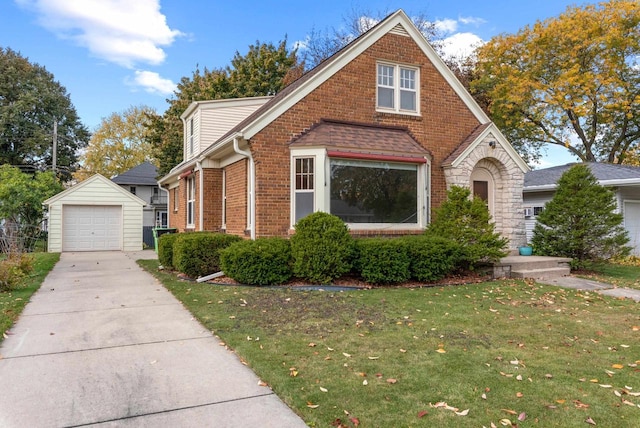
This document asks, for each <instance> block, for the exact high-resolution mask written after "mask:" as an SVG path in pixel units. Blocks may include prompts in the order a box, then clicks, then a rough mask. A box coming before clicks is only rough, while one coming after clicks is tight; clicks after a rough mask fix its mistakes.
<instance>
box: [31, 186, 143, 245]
mask: <svg viewBox="0 0 640 428" xmlns="http://www.w3.org/2000/svg"><path fill="white" fill-rule="evenodd" d="M43 204H44V205H46V206H48V208H49V244H48V251H49V252H62V251H139V250H141V249H142V207H143V206H144V205H145V201H143V200H142V199H140V198H138V197H137V196H135V195H133V194H131V193H130V192H128V191H126V190H125V189H123V188H121V187H120V186H118V185H116V184H115V183H113V182H112V181H111V180H109V179H107V178H105V177H103V176H102V175H100V174H96V175H94V176H92V177H90V178H88V179H86V180H84V181H82V182H81V183H79V184H76V185H75V186H73V187H70V188H68V189H66V190H64V191H63V192H60V193H58V194H57V195H55V196H53V197H51V198H49V199H47V200H46V201H44V202H43Z"/></svg>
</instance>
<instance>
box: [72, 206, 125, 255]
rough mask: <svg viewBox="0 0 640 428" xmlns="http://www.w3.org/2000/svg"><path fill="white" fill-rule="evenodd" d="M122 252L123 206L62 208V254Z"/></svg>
mask: <svg viewBox="0 0 640 428" xmlns="http://www.w3.org/2000/svg"><path fill="white" fill-rule="evenodd" d="M119 250H122V205H63V207H62V251H119Z"/></svg>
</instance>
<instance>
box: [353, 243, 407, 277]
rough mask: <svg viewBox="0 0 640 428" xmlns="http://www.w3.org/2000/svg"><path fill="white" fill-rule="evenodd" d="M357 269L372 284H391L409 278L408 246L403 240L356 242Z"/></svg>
mask: <svg viewBox="0 0 640 428" xmlns="http://www.w3.org/2000/svg"><path fill="white" fill-rule="evenodd" d="M356 248H357V251H358V258H357V262H356V266H357V269H358V271H359V273H360V276H362V279H364V280H365V281H367V282H369V283H372V284H391V283H395V282H402V281H406V280H407V279H409V278H410V274H409V265H410V263H411V260H410V259H409V253H408V250H409V244H408V242H407V241H406V240H404V239H398V238H395V239H388V238H363V239H359V240H356Z"/></svg>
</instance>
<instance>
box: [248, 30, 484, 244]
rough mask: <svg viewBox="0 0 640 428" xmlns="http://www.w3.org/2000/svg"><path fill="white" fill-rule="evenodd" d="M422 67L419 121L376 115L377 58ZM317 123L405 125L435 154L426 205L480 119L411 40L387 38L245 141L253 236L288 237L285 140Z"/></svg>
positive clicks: (439, 193)
mask: <svg viewBox="0 0 640 428" xmlns="http://www.w3.org/2000/svg"><path fill="white" fill-rule="evenodd" d="M379 60H383V61H390V62H394V63H401V64H407V65H413V66H418V67H419V68H420V112H421V116H419V117H415V116H407V115H401V114H392V113H379V112H376V61H379ZM321 118H327V119H339V120H349V121H357V122H365V123H380V124H387V125H401V126H407V127H408V128H409V130H410V131H411V133H412V134H413V136H414V137H415V138H416V140H417V141H418V142H419V143H420V144H421V145H422V146H423V147H425V148H426V149H428V150H430V151H431V153H432V155H433V163H432V172H431V201H432V206H431V209H433V207H436V206H438V205H439V204H440V203H441V202H442V201H443V200H444V199H445V198H446V184H445V176H444V171H443V169H442V167H441V164H442V161H443V160H444V159H445V158H446V157H447V156H448V155H449V154H451V152H453V151H454V149H455V148H456V147H457V146H458V145H459V144H460V143H461V142H462V140H463V139H464V138H465V137H467V136H468V135H469V134H470V133H471V132H472V131H473V130H474V129H475V128H476V127H477V126H478V125H479V122H478V121H477V120H476V118H475V117H474V116H473V114H472V113H471V112H470V111H469V110H468V108H467V107H466V106H465V104H464V103H463V101H462V100H461V99H460V98H459V97H458V96H457V95H456V93H455V92H454V91H453V89H452V88H451V87H450V86H449V84H448V83H447V82H446V81H445V79H444V78H443V77H442V76H441V75H440V73H439V72H438V71H437V70H436V69H435V67H434V66H433V64H432V63H431V62H430V61H429V60H428V59H427V57H426V56H425V55H424V53H423V52H422V51H421V50H420V48H419V47H418V46H417V45H416V44H415V43H414V42H413V40H412V39H410V38H408V37H404V36H400V35H396V34H387V35H385V36H384V37H383V38H381V39H380V40H378V41H377V42H376V43H375V44H374V45H373V46H371V47H370V48H369V49H368V50H367V51H365V52H364V53H363V54H361V55H360V56H359V57H358V58H356V59H355V60H354V61H352V62H351V63H350V64H348V65H347V66H345V67H344V68H343V69H342V70H340V71H339V72H338V73H337V74H335V75H334V76H332V77H331V78H330V79H329V80H327V81H326V82H324V83H323V84H322V85H321V86H320V87H318V88H317V89H316V90H315V91H313V92H312V93H311V94H309V95H308V96H306V97H305V98H304V99H303V100H301V101H300V102H298V103H297V104H296V105H294V106H293V107H292V108H290V109H289V110H288V111H287V112H285V113H284V114H282V115H281V116H280V117H279V118H278V119H276V120H275V121H274V122H272V123H271V124H270V125H269V126H267V127H266V128H265V129H264V130H262V131H261V132H260V133H258V134H257V135H255V136H254V137H253V138H252V139H251V152H252V154H253V157H254V160H255V162H256V176H257V183H256V236H274V235H277V236H287V233H288V228H289V223H290V220H289V216H290V171H289V169H290V168H289V155H290V153H289V148H288V143H289V142H290V141H291V139H292V138H293V137H295V136H296V135H299V134H300V133H301V132H303V131H304V130H305V129H308V128H309V127H310V126H311V125H312V124H313V123H315V122H317V121H318V120H320V119H321Z"/></svg>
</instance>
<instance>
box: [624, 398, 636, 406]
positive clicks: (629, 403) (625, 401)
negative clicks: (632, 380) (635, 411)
mask: <svg viewBox="0 0 640 428" xmlns="http://www.w3.org/2000/svg"><path fill="white" fill-rule="evenodd" d="M622 404H626V405H627V406H632V407H635V406H636V405H635V404H634V403H632V402H631V401H627V400H625V399H624V398H623V399H622Z"/></svg>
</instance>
